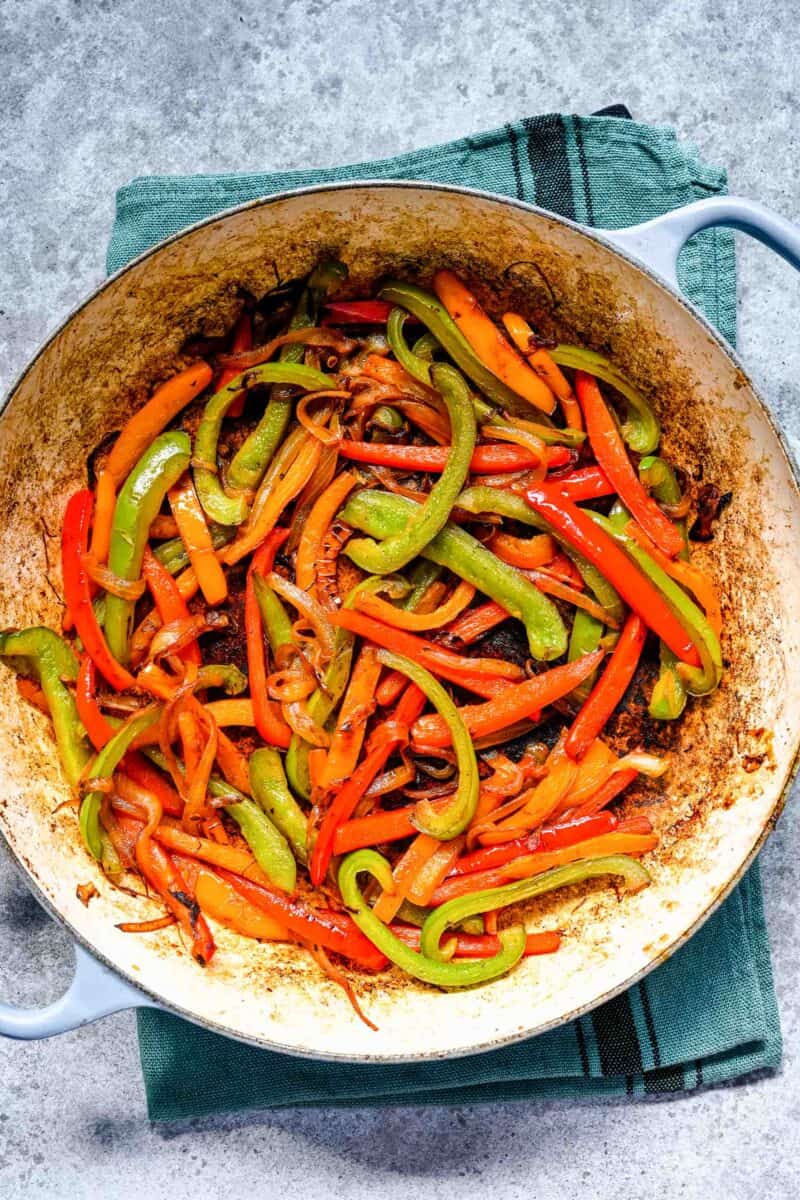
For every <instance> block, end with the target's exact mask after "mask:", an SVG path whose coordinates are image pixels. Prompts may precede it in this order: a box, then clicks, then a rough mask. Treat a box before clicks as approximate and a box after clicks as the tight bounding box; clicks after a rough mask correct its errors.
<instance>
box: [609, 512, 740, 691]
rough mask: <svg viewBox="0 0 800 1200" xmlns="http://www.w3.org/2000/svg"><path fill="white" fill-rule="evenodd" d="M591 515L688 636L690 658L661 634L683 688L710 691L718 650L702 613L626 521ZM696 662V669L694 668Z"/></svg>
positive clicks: (717, 675) (716, 676)
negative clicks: (620, 524)
mask: <svg viewBox="0 0 800 1200" xmlns="http://www.w3.org/2000/svg"><path fill="white" fill-rule="evenodd" d="M593 517H594V520H595V523H596V524H597V525H599V526H600V528H602V529H603V530H604V531H605V532H607V533H608V535H609V536H610V537H611V538H613V540H614V542H615V543H616V544H618V545H619V546H621V547H623V548H624V553H625V554H627V555H628V556H629V559H631V560H633V563H635V564H636V567H637V568H638V569H639V570H641V572H642V575H643V576H644V577H646V578H647V581H648V583H650V584H652V585H654V586H655V587H656V588H657V595H659V596H660V597H663V602H665V603H666V605H667V606H668V608H669V611H670V612H671V613H672V614H673V615H674V617H675V619H676V620H677V621H678V622H679V623H680V626H681V628H683V629H684V630H686V631H687V633H688V635H689V636H690V637H691V639H692V645H693V649H694V651H695V656H696V657H695V661H694V662H690V661H689V660H688V659H687V657H686V655H683V654H677V651H676V648H675V646H672V645H670V644H669V642H667V639H666V638H664V637H662V641H663V642H665V643H666V644H667V646H668V647H669V649H670V650H672V652H673V653H674V654H677V657H678V658H679V659H680V660H681V661H680V662H679V663H678V664H677V666H676V668H675V669H676V670H677V672H678V674H679V676H680V678H681V680H682V682H683V685H684V687H685V688H686V691H687V692H688V693H689V695H691V696H705V695H707V694H708V693H709V692H712V691H713V690H714V689H715V688H716V687H717V685H718V684H719V681H720V679H721V678H722V669H723V668H722V651H721V649H720V644H719V639H718V638H717V636H716V634H715V633H714V630H713V629H712V628H711V625H710V624H709V622H708V620H707V619H706V616H705V614H704V613H703V612H702V610H701V609H700V608H698V606H697V605H696V604H695V603H694V601H693V600H692V599H691V597H689V596H687V594H686V592H685V591H684V590H683V588H682V587H680V586H679V585H678V584H677V583H676V582H675V580H674V579H672V578H670V576H669V575H667V573H666V572H665V571H663V570H662V569H661V567H660V566H659V565H658V563H657V562H656V561H655V559H653V558H652V557H651V556H650V555H649V554H648V553H647V551H646V550H642V549H641V547H640V546H639V545H637V543H636V542H635V541H634V540H633V539H632V538H630V537H629V536H628V535H627V532H626V530H627V525H625V527H624V528H623V529H620V528H618V526H617V524H616V523H615V521H613V520H611V521H610V520H608V519H607V518H605V517H601V516H600V515H599V514H598V513H595V514H593ZM698 663H699V664H700V669H697V665H698Z"/></svg>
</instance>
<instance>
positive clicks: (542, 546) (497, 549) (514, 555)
mask: <svg viewBox="0 0 800 1200" xmlns="http://www.w3.org/2000/svg"><path fill="white" fill-rule="evenodd" d="M488 547H489V549H490V550H491V552H492V554H496V555H497V557H498V558H501V559H502V560H503V562H507V563H508V564H509V565H510V566H512V567H522V569H523V570H533V569H534V568H536V567H542V566H544V565H545V563H549V562H552V560H553V558H554V557H555V553H556V544H555V542H554V541H553V539H552V538H551V536H550V534H549V533H539V534H535V535H534V536H533V537H531V538H520V537H514V536H513V535H512V534H510V533H496V534H495V535H494V536H493V537H492V538H491V539H490V540H489V542H488Z"/></svg>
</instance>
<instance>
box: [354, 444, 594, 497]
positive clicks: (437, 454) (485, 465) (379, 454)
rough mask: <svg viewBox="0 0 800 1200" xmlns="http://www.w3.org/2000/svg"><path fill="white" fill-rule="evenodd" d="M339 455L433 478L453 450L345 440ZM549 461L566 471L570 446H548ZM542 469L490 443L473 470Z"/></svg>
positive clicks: (522, 453) (479, 449) (519, 450)
mask: <svg viewBox="0 0 800 1200" xmlns="http://www.w3.org/2000/svg"><path fill="white" fill-rule="evenodd" d="M339 453H340V455H341V456H342V458H349V459H351V460H352V461H354V462H363V463H371V464H374V465H375V466H380V467H394V468H395V470H398V471H428V472H430V473H431V474H441V472H442V471H443V470H444V469H445V467H446V466H447V459H448V456H449V454H450V447H449V446H399V445H394V444H393V443H391V442H350V441H347V440H344V441H342V442H341V444H340V446H339ZM545 457H546V460H547V467H548V469H549V470H554V469H555V468H556V467H564V466H566V465H567V463H568V462H571V461H572V455H571V454H570V452H569V450H568V449H567V447H566V446H546V447H545ZM538 465H539V457H538V455H536V454H534V453H533V451H532V450H527V449H526V448H525V447H524V446H516V445H508V446H500V445H496V444H495V443H493V442H490V443H488V444H486V445H481V446H476V447H475V449H474V450H473V452H472V458H471V460H470V464H469V469H470V471H471V472H472V473H473V474H477V475H506V474H511V473H512V472H514V471H528V470H530V469H532V468H533V467H537V466H538ZM603 494H604V495H605V494H606V493H603Z"/></svg>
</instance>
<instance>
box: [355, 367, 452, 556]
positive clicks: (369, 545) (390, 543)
mask: <svg viewBox="0 0 800 1200" xmlns="http://www.w3.org/2000/svg"><path fill="white" fill-rule="evenodd" d="M431 377H432V379H433V382H434V384H435V386H436V388H437V390H438V391H440V392H441V395H442V397H443V398H444V402H445V405H446V406H447V412H448V415H449V417H450V429H451V436H452V439H453V444H452V446H451V449H450V454H449V456H448V459H447V465H446V467H445V469H444V471H443V472H442V474H441V476H440V477H439V479H438V480H437V482H436V483H435V484H434V486H433V488H432V489H431V491H430V492H429V494H428V496H427V498H426V500H425V502H424V504H422V505H419V506H415V507H414V509H413V510H411V511H410V512H409V515H408V517H407V519H406V520H405V522H404V528H403V530H402V531H398V532H397V533H395V534H388V535H387V536H386V537H385V538H384V539H383V540H382V541H381V543H380V544H377V543H375V542H374V541H372V540H370V539H366V538H355V539H354V540H351V541H350V542H349V543H348V546H347V551H346V553H347V555H348V557H349V558H351V559H352V560H353V562H354V563H355V564H356V566H358V567H361V569H362V570H364V571H368V572H369V573H370V574H372V575H386V574H388V573H389V572H391V571H399V570H400V569H401V568H402V567H404V566H405V565H406V563H408V562H410V561H411V559H412V558H416V556H417V555H418V554H419V553H420V552H421V551H422V549H423V548H424V547H425V546H427V545H428V543H429V542H430V541H431V540H432V539H433V538H435V537H436V535H437V533H439V532H440V531H441V530H442V529H443V528H444V525H445V523H446V522H447V520H448V518H449V516H450V511H451V509H452V507H453V504H454V502H455V499H456V497H457V496H458V494H459V492H460V491H461V489H462V487H463V485H464V481H465V479H466V477H467V473H468V471H469V464H470V459H471V458H472V451H473V449H474V447H475V437H476V424H475V413H474V412H473V409H472V403H471V400H470V394H469V389H468V387H467V385H466V383H465V381H464V378H463V376H462V375H460V374H459V372H458V371H455V370H454V369H453V368H452V367H449V366H446V365H444V364H437V365H436V366H434V367H432V368H431Z"/></svg>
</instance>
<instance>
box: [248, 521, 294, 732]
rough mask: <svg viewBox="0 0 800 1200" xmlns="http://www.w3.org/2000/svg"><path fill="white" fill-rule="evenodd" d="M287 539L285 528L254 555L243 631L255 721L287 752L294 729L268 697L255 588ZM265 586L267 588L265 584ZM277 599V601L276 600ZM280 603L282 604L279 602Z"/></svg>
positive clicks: (261, 620)
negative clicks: (292, 729) (291, 728)
mask: <svg viewBox="0 0 800 1200" xmlns="http://www.w3.org/2000/svg"><path fill="white" fill-rule="evenodd" d="M287 536H288V530H286V529H280V530H279V529H273V531H272V532H271V533H270V534H268V535H267V537H266V538H265V540H264V541H263V542H262V544H261V546H260V547H259V548H258V550H257V551H256V553H255V554H254V555H253V558H252V561H251V563H250V567H249V569H248V572H247V579H246V581H245V594H244V629H245V643H246V647H247V673H248V676H249V679H250V699H251V701H252V705H253V720H254V723H255V727H256V729H257V730H258V733H259V734H260V736H261V737H262V738H263V739H264V741H265V742H267V744H268V745H270V746H282V747H283V748H284V749H285V748H286V747H287V746H288V745H289V742H290V741H291V736H292V734H291V730H290V729H289V726H288V725H287V724H286V722H285V721H284V719H283V717H282V716H281V713H280V709H279V707H278V705H277V704H275V703H274V702H273V701H272V700H270V698H269V696H268V695H267V663H266V656H265V653H264V629H263V626H262V622H263V614H262V612H261V606H260V605H259V603H258V596H257V593H256V586H257V584H258V582H259V581H260V580H261V579H262V575H263V574H269V572H270V571H271V570H272V567H273V564H274V561H275V554H276V552H277V550H278V548H279V547H280V546H281V545H282V544H283V542H285V540H286V538H287ZM264 586H265V587H266V585H264ZM276 600H277V598H276ZM278 603H280V602H279V601H278Z"/></svg>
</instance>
